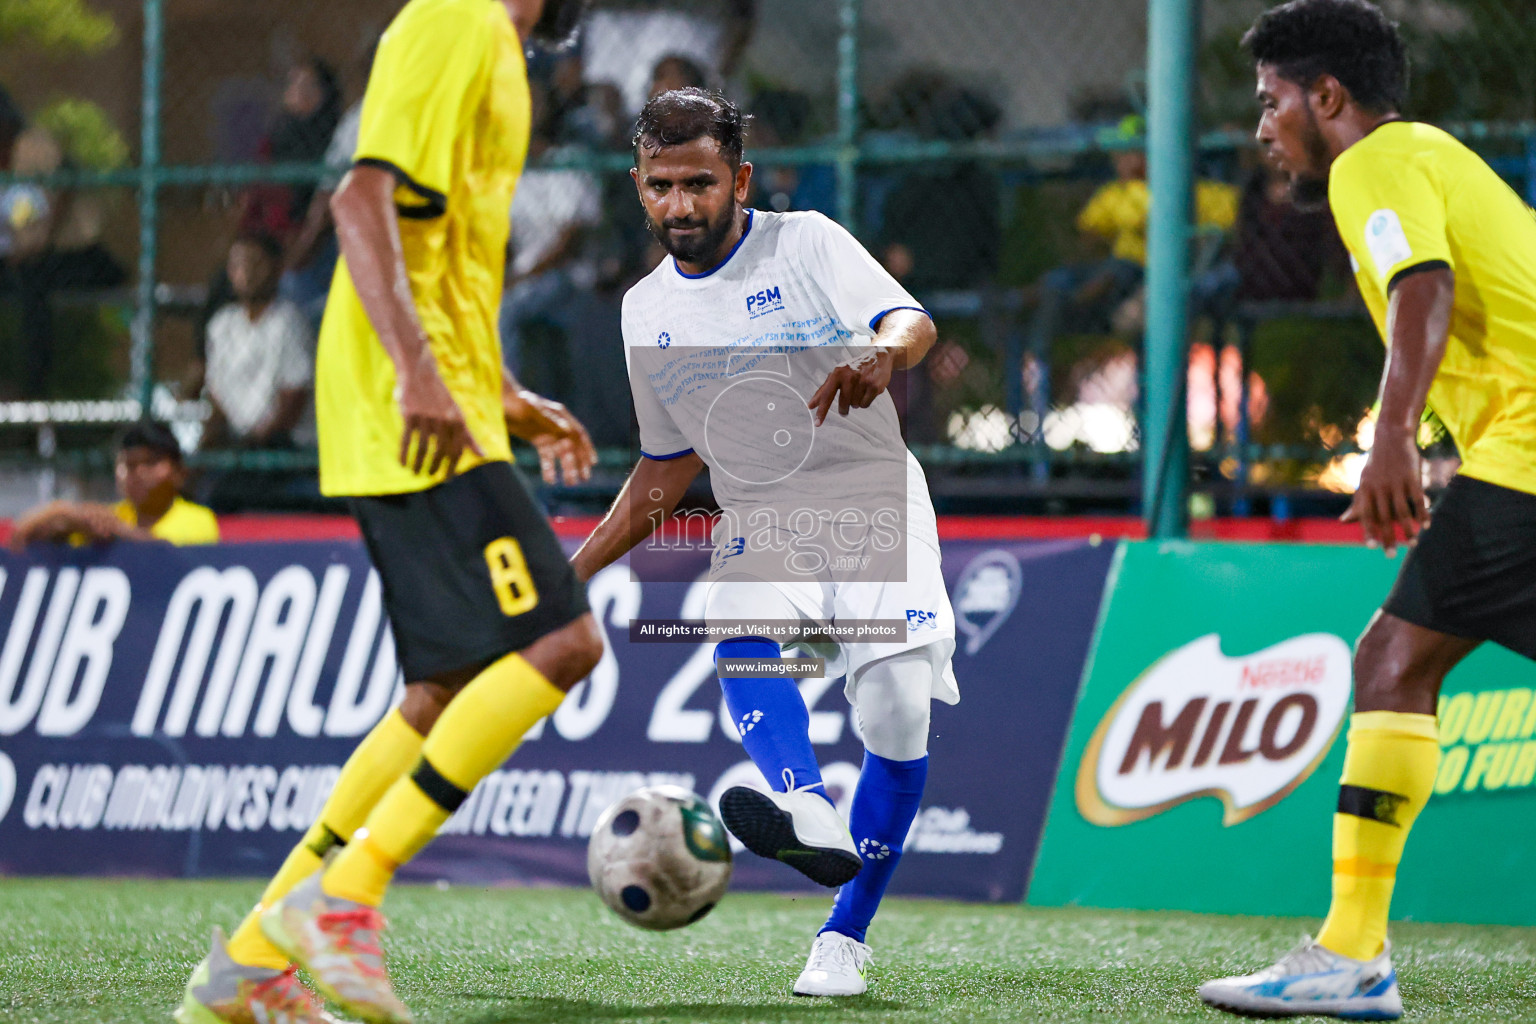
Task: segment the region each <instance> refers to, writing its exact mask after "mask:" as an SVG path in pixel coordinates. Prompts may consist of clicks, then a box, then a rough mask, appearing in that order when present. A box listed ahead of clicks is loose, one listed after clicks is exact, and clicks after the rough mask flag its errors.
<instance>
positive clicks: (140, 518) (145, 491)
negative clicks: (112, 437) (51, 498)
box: [11, 421, 219, 550]
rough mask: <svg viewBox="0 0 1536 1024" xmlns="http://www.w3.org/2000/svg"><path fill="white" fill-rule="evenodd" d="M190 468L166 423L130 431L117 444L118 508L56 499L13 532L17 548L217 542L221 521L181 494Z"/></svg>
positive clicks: (19, 523)
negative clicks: (124, 542)
mask: <svg viewBox="0 0 1536 1024" xmlns="http://www.w3.org/2000/svg"><path fill="white" fill-rule="evenodd" d="M186 481H187V469H186V465H185V464H184V463H183V461H182V457H181V445H179V444H177V442H176V435H175V434H172V433H171V431H170V428H168V427H167V426H166V425H165V424H163V423H153V422H148V421H146V422H143V423H137V424H135V425H133V426H131V427H129V428H128V429H127V430H126V431H124V432H123V435H122V437H121V439H120V440H119V441H118V451H117V493H118V495H119V496H121V498H122V500H121V501H119V502H118V503H117V504H116V505H97V504H92V503H89V502H79V501H55V502H51V503H49V504H47V505H44V506H43V507H42V508H40V509H37V510H35V511H33V512H30V513H28V514H27V515H26V516H24V517H22V519H21V520H20V521H19V522H18V523H17V524H16V528H15V530H14V531H13V532H12V534H11V546H12V547H13V548H15V549H17V550H21V549H22V548H25V547H26V546H27V545H29V544H40V543H54V544H61V543H73V544H101V543H106V542H109V541H114V540H141V541H142V540H163V541H169V542H170V543H172V544H176V545H185V544H217V543H218V541H219V522H218V519H217V518H215V517H214V514H213V513H212V512H211V511H210V510H208V509H206V508H204V507H203V506H202V505H195V504H193V503H192V502H190V501H188V500H187V499H185V498H183V497H182V496H181V489H182V487H183V486H185V484H186Z"/></svg>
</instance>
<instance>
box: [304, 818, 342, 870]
mask: <svg viewBox="0 0 1536 1024" xmlns="http://www.w3.org/2000/svg"><path fill="white" fill-rule="evenodd" d="M319 824H320V835H319V836H317V837H315V839H313V840H312V841H311V842H310V843H309V852H310V853H313V854H314V855H315V856H316V857H319V858H321V859H322V860H323V859H324V858H325V855H326V854H328V853H330V852H331V851H332V850H339V849H341V848H342V847H344V846H346V845H347V841H346V840H345V839H343V838H341V836H339V835H337V834H336V832H335V830H334V829H332V828H331V826H329V825H327V824H326V823H325V822H323V821H322V822H320V823H319Z"/></svg>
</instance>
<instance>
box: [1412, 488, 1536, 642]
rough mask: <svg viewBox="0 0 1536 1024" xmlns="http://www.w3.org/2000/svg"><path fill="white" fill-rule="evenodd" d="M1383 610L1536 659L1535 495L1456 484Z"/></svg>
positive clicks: (1442, 501)
mask: <svg viewBox="0 0 1536 1024" xmlns="http://www.w3.org/2000/svg"><path fill="white" fill-rule="evenodd" d="M1381 607H1382V611H1385V612H1387V613H1389V614H1391V615H1396V616H1397V617H1398V618H1400V619H1405V620H1407V621H1408V622H1411V623H1413V624H1414V625H1415V626H1423V627H1424V628H1425V629H1433V630H1437V631H1438V632H1441V633H1450V634H1452V635H1454V636H1462V637H1467V638H1469V639H1473V640H1492V641H1493V642H1494V643H1497V644H1502V645H1503V646H1505V647H1508V648H1509V649H1510V650H1512V651H1514V652H1515V653H1517V654H1523V655H1525V656H1526V657H1527V658H1536V495H1531V494H1526V493H1525V492H1524V491H1515V490H1511V489H1510V488H1508V487H1500V486H1498V485H1497V484H1490V483H1486V482H1485V481H1482V480H1474V479H1472V478H1471V477H1465V476H1457V477H1455V478H1454V479H1452V480H1451V484H1450V486H1449V487H1447V488H1446V489H1445V493H1444V494H1442V495H1441V496H1440V500H1439V501H1438V502H1436V503H1435V507H1434V514H1433V515H1432V516H1431V518H1430V523H1429V528H1428V529H1426V530H1425V531H1424V532H1423V533H1422V534H1420V535H1419V543H1418V545H1417V546H1415V547H1413V548H1411V549H1410V550H1409V552H1408V557H1407V558H1406V559H1405V560H1404V562H1403V568H1402V571H1401V572H1400V573H1398V576H1397V583H1396V584H1394V585H1393V587H1392V593H1391V594H1389V595H1387V600H1386V603H1385V604H1383V605H1382V606H1381Z"/></svg>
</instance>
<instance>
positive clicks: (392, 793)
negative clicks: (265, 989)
mask: <svg viewBox="0 0 1536 1024" xmlns="http://www.w3.org/2000/svg"><path fill="white" fill-rule="evenodd" d="M564 699H565V694H564V693H563V692H561V691H560V690H558V689H556V688H555V687H554V686H553V685H552V684H551V683H550V682H549V680H547V679H545V678H544V677H543V676H542V675H540V674H539V671H538V670H537V669H535V668H534V667H533V666H532V665H530V664H528V662H526V661H524V660H523V658H522V656H521V655H518V654H509V655H507V656H506V657H505V658H502V659H501V660H500V661H497V662H496V663H494V664H492V665H491V666H489V667H488V668H486V669H485V670H484V671H483V672H481V673H480V674H479V675H478V676H476V677H475V678H474V679H472V680H470V682H469V685H468V686H466V687H464V689H463V691H462V692H460V693H459V695H458V696H457V697H455V698H454V699H453V703H451V704H449V705H448V708H447V710H445V711H444V712H443V714H442V717H441V718H439V719H438V720H437V724H436V725H434V726H433V727H432V735H431V736H429V737H427V741H426V743H424V744H422V748H421V760H420V762H419V763H418V764H417V765H416V768H415V769H414V770H413V771H412V772H411V773H410V775H408V776H406V777H404V778H400V779H397V780H396V781H395V784H394V785H393V786H392V787H390V790H389V792H388V793H386V794H385V795H384V798H383V799H382V800H380V801H379V805H378V806H377V807H375V808H374V809H373V812H372V813H371V814H369V815H368V821H367V823H366V824H365V825H364V826H363V827H362V828H360V829H359V830H358V833H357V841H356V842H354V843H352V844H351V845H350V846H348V847H347V848H346V849H345V850H343V851H342V852H341V853H340V855H338V856H337V857H336V859H335V860H334V861H332V862H331V866H330V867H328V868H326V870H325V875H324V876H323V877H322V878H321V883H320V884H321V887H322V888H323V889H324V890H325V891H326V892H327V893H329V894H330V895H332V896H340V897H343V898H345V899H349V900H356V901H357V902H359V903H366V904H368V905H369V906H374V907H376V906H378V905H379V904H380V903H382V902H384V890H385V889H386V888H387V887H388V885H389V880H390V879H391V878H393V877H394V874H395V871H396V870H397V869H398V868H399V866H400V865H401V864H404V863H405V862H406V861H408V860H410V859H411V858H412V857H414V856H416V854H417V853H418V852H419V851H420V850H421V848H422V847H423V846H426V845H427V843H429V842H431V841H432V837H433V836H434V835H436V834H437V830H438V829H439V828H440V827H441V826H442V824H443V822H445V821H447V820H448V818H449V816H450V815H452V814H453V812H454V811H455V810H457V809H458V807H459V805H460V804H462V803H463V802H464V800H465V798H466V797H468V796H469V791H470V790H472V789H474V788H475V784H476V783H477V782H479V781H480V780H481V779H483V778H485V776H487V775H489V774H490V773H491V772H493V771H495V770H496V769H497V768H499V767H501V765H502V763H503V762H505V761H506V759H507V758H509V757H511V756H512V751H514V750H516V749H517V745H518V743H520V742H521V741H522V738H523V734H524V733H526V732H527V731H528V730H529V729H531V728H532V727H533V724H534V723H535V722H537V721H538V720H539V719H541V718H543V717H544V716H545V715H547V714H549V713H551V712H552V711H554V710H555V709H556V708H558V707H559V706H560V702H561V701H562V700H564Z"/></svg>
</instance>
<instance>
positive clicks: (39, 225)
mask: <svg viewBox="0 0 1536 1024" xmlns="http://www.w3.org/2000/svg"><path fill="white" fill-rule="evenodd" d="M0 117H3V113H0ZM17 120H19V118H17ZM3 130H4V129H3V128H0V132H3ZM65 141H66V140H60V139H56V138H54V137H53V136H52V135H51V134H49V133H48V132H47V131H45V130H44V129H42V128H41V127H37V126H33V127H30V128H25V129H23V130H22V131H20V132H19V133H17V134H16V135H14V136H13V138H12V139H11V141H10V147H9V148H10V161H9V166H10V170H11V171H13V172H14V173H16V174H21V175H46V174H53V173H54V172H56V171H60V170H69V169H72V168H73V167H74V163H73V161H72V160H70V159H69V155H68V153H67V151H66V148H65V145H64V142H65ZM0 212H3V214H4V217H3V222H4V225H5V227H4V228H0V291H13V292H15V294H16V295H17V297H18V298H19V300H20V306H21V339H22V346H23V351H24V356H23V380H22V394H23V396H24V397H26V398H34V399H36V398H45V397H47V395H48V392H49V390H50V387H51V375H52V370H53V356H54V347H55V340H56V339H55V329H54V321H53V295H54V294H55V293H56V292H60V291H67V290H71V289H91V288H113V287H116V286H118V285H121V284H123V283H124V282H125V281H126V280H127V279H128V272H127V270H125V269H124V268H123V266H122V264H121V263H119V262H118V261H117V259H116V258H115V257H114V256H113V255H112V254H111V253H110V252H108V251H107V249H106V247H105V246H104V245H102V242H101V235H102V230H103V223H104V214H103V211H102V208H101V202H100V200H99V198H97V197H96V196H94V195H92V194H90V193H84V194H77V193H75V192H74V191H72V190H59V189H42V188H39V187H38V186H35V185H18V186H13V187H11V188H8V189H4V190H0Z"/></svg>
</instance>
